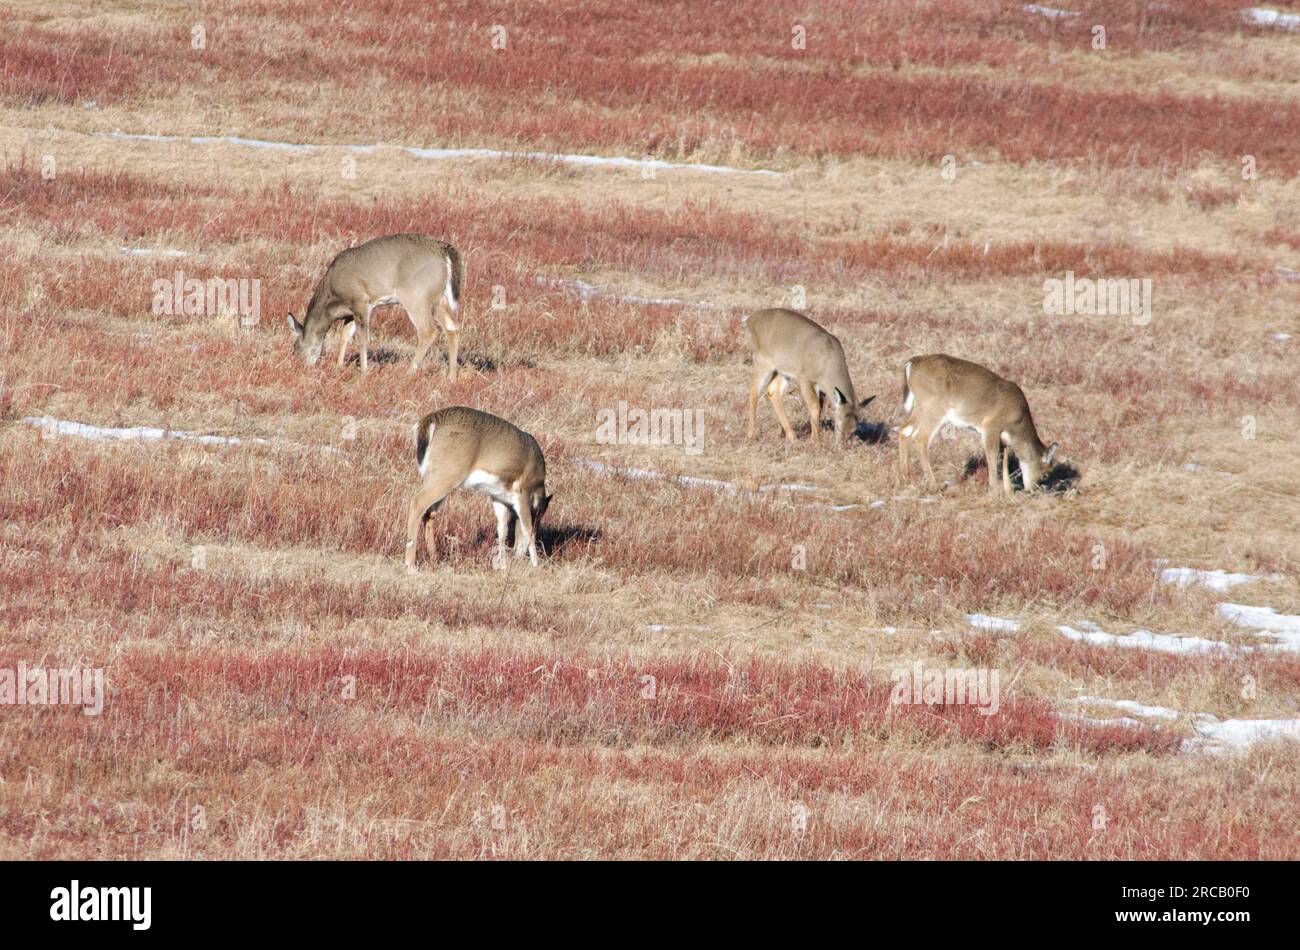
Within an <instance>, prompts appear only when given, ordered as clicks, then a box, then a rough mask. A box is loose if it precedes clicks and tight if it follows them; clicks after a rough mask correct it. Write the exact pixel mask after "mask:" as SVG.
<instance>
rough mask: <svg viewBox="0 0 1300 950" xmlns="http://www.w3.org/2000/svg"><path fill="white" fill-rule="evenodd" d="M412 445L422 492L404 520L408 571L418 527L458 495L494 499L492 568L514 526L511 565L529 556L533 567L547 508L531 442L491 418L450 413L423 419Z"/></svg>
mask: <svg viewBox="0 0 1300 950" xmlns="http://www.w3.org/2000/svg"><path fill="white" fill-rule="evenodd" d="M415 443H416V449H415V460H416V463H417V464H418V465H419V467H420V485H419V487H418V488H417V489H416V491H415V495H414V496H413V497H412V498H411V504H410V508H409V510H408V512H407V519H406V568H407V570H408V571H414V570H415V554H416V551H417V549H418V542H419V537H420V529H421V527H423V525H424V524H425V522H427V521H428V519H429V518H430V517H431V516H432V515H433V514H434V512H436V511H437V510H438V508H439V507H440V506H441V505H442V503H443V501H444V500H445V499H446V497H447V496H448V495H450V494H451V493H452V492H453V491H455V490H456V489H457V488H464V489H466V490H467V491H473V492H478V493H480V494H483V495H487V496H488V497H489V498H491V499H492V507H493V509H494V510H495V511H496V516H497V553H496V557H495V558H494V559H493V564H492V566H493V567H496V568H504V567H505V566H506V559H505V558H506V540H507V538H508V536H509V533H510V530H511V528H515V527H516V522H518V525H517V530H516V531H515V543H514V553H515V557H523V556H524V555H525V554H527V555H528V559H529V560H530V561H531V562H532V565H533V567H537V528H538V525H539V524H540V523H541V520H542V515H544V514H546V509H547V506H549V505H550V503H551V496H550V495H548V494H547V493H546V460H545V459H544V458H543V457H542V449H541V446H539V445H538V444H537V440H536V439H534V438H533V437H532V436H531V435H529V434H528V433H527V432H524V431H523V430H522V429H519V428H516V427H515V426H513V425H511V424H510V423H509V422H506V420H504V419H502V418H500V417H498V416H494V415H492V414H491V413H487V412H480V411H478V410H477V409H467V408H466V407H464V406H452V407H450V408H448V409H439V410H438V411H436V412H431V413H429V414H428V415H427V416H425V417H424V418H423V419H421V420H420V421H419V422H418V423H417V424H416V426H415ZM430 548H431V549H432V542H430Z"/></svg>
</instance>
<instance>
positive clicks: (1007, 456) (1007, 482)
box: [1002, 445, 1025, 495]
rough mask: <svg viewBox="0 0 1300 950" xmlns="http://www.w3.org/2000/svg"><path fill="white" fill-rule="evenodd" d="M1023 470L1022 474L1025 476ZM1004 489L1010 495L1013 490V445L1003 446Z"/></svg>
mask: <svg viewBox="0 0 1300 950" xmlns="http://www.w3.org/2000/svg"><path fill="white" fill-rule="evenodd" d="M1024 474H1025V473H1024V471H1023V470H1022V471H1021V473H1020V475H1021V477H1022V478H1023V477H1024ZM1002 490H1003V491H1004V492H1006V493H1007V494H1008V495H1010V494H1011V493H1012V492H1011V446H1009V445H1004V446H1002Z"/></svg>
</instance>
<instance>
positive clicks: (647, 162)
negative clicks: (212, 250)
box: [92, 131, 782, 178]
mask: <svg viewBox="0 0 1300 950" xmlns="http://www.w3.org/2000/svg"><path fill="white" fill-rule="evenodd" d="M92 134H94V135H98V136H104V137H107V138H115V139H126V140H129V141H135V142H189V143H191V144H193V145H214V144H223V143H224V144H228V145H242V146H244V147H246V148H261V149H272V150H276V151H285V152H297V153H303V152H311V151H315V150H317V149H326V148H341V149H346V150H347V151H350V152H357V153H359V154H364V155H368V154H370V153H372V152H374V151H375V149H377V148H379V147H380V146H378V145H322V144H316V143H297V142H276V141H271V140H268V139H252V138H244V137H242V136H238V135H192V136H184V135H147V134H144V133H138V132H137V133H131V132H121V131H117V132H95V133H92ZM401 151H403V152H406V153H407V154H408V155H412V156H414V157H415V158H424V159H433V160H443V159H455V158H523V159H527V160H529V161H542V162H563V163H565V164H568V165H583V166H588V167H593V166H606V167H615V168H632V169H636V170H638V171H641V170H645V169H654V170H656V171H658V170H664V171H668V170H677V169H680V170H683V171H695V172H704V173H706V174H718V175H721V174H726V175H765V176H770V177H775V178H779V177H781V174H782V173H781V172H778V171H773V170H771V169H768V168H732V167H730V166H728V165H697V164H693V163H691V162H665V161H661V160H659V159H643V158H625V157H621V156H606V155H576V154H566V153H560V152H512V151H508V150H504V149H494V148H416V147H413V146H409V147H402V148H401Z"/></svg>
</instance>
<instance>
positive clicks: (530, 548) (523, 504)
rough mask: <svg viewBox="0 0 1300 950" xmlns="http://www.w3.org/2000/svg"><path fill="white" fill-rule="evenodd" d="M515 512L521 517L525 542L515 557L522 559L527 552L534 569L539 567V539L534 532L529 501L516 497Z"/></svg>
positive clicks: (520, 527) (520, 526)
mask: <svg viewBox="0 0 1300 950" xmlns="http://www.w3.org/2000/svg"><path fill="white" fill-rule="evenodd" d="M515 511H516V513H517V514H518V515H519V532H520V539H521V540H522V541H523V547H522V548H519V547H516V548H515V556H516V557H521V556H522V555H523V552H524V551H527V552H528V560H529V561H531V562H532V565H533V567H537V537H536V534H535V533H534V530H533V527H534V526H533V509H532V508H531V507H530V506H529V504H528V499H526V498H520V497H519V496H518V495H516V496H515Z"/></svg>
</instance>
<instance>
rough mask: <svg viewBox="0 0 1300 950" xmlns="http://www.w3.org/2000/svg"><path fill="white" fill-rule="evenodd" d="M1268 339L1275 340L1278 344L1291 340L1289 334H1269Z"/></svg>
mask: <svg viewBox="0 0 1300 950" xmlns="http://www.w3.org/2000/svg"><path fill="white" fill-rule="evenodd" d="M1268 338H1269V339H1270V340H1276V341H1277V342H1278V343H1285V342H1286V341H1287V340H1289V339H1291V334H1289V333H1270V334H1269V335H1268Z"/></svg>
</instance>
